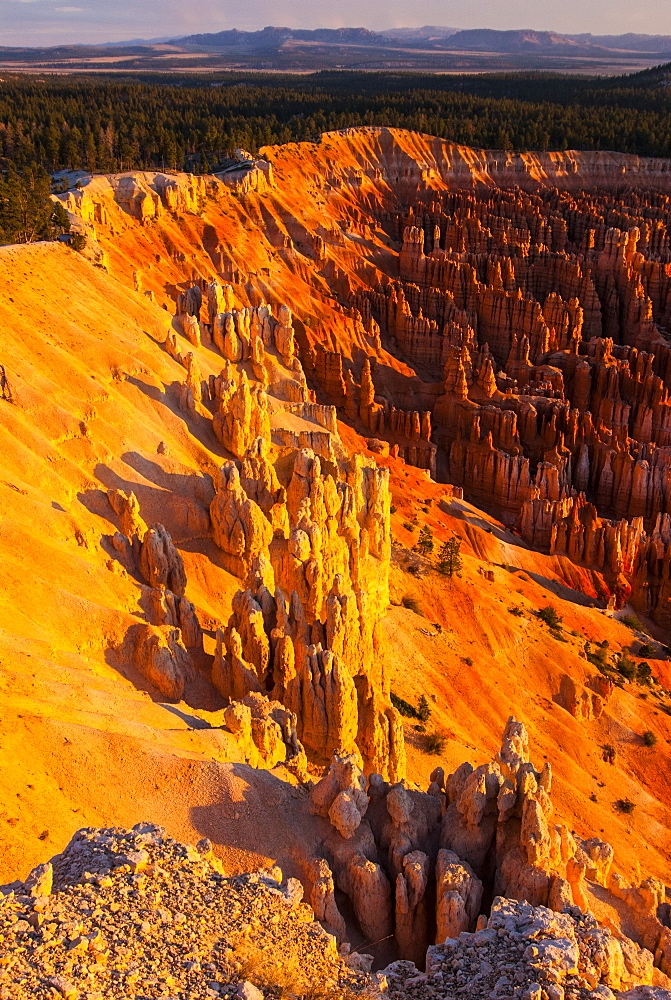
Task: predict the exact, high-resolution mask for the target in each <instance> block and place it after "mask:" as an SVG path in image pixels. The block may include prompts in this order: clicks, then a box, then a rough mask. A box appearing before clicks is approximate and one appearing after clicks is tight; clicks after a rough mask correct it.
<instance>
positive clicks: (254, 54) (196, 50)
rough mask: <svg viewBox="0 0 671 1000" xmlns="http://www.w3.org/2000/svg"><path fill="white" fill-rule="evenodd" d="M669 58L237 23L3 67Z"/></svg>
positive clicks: (576, 39)
mask: <svg viewBox="0 0 671 1000" xmlns="http://www.w3.org/2000/svg"><path fill="white" fill-rule="evenodd" d="M669 59H671V36H669V35H637V34H628V35H589V34H582V35H563V34H558V33H557V32H553V31H533V30H517V31H495V30H493V29H489V28H475V29H468V30H459V29H457V28H448V27H440V26H438V25H426V26H424V27H422V28H390V29H389V30H388V31H369V30H368V29H367V28H318V29H314V30H308V29H299V28H284V27H267V28H262V29H260V30H259V31H240V30H238V29H237V28H231V29H227V30H225V31H217V32H203V33H199V34H193V35H186V36H183V37H179V38H165V37H164V38H155V39H151V40H147V39H133V40H132V41H125V42H116V43H110V44H107V45H68V46H60V47H55V48H39V49H31V48H7V47H5V48H1V47H0V69H3V70H12V69H16V70H28V69H49V70H59V71H63V72H65V71H68V70H71V71H76V70H82V69H87V70H92V71H99V72H119V71H122V70H128V71H132V72H136V71H142V70H158V71H163V72H166V71H169V72H173V71H178V70H181V71H183V72H187V71H193V70H200V71H204V70H206V71H212V72H215V71H217V70H224V69H238V70H245V69H250V70H284V71H294V70H313V71H317V70H325V69H350V70H404V71H413V70H414V71H417V72H448V73H449V72H451V73H468V72H487V71H490V72H492V71H497V70H498V71H501V70H505V71H514V70H552V71H559V72H580V73H601V74H611V75H615V74H618V73H628V72H634V71H636V70H643V69H646V68H648V67H651V66H654V65H657V64H659V63H661V62H664V61H666V60H669Z"/></svg>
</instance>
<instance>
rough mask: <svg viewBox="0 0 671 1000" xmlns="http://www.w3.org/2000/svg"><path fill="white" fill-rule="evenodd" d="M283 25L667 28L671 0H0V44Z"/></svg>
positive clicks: (571, 29) (646, 30) (614, 30)
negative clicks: (559, 0)
mask: <svg viewBox="0 0 671 1000" xmlns="http://www.w3.org/2000/svg"><path fill="white" fill-rule="evenodd" d="M267 24H272V25H284V26H288V27H305V28H317V27H344V26H348V27H352V26H353V27H366V28H373V29H375V28H377V29H382V28H391V27H401V26H406V25H408V26H415V27H419V26H421V25H424V24H438V25H445V26H450V27H457V28H481V27H489V28H537V29H552V30H554V31H560V32H579V31H591V32H593V33H595V34H621V33H623V32H626V31H635V32H640V33H647V34H671V3H670V0H636V2H633V0H561V2H557V0H197V2H195V0H0V45H42V44H52V45H54V44H60V43H63V42H101V41H120V40H122V39H125V38H158V37H165V36H166V35H170V34H172V33H174V34H175V35H183V34H189V33H193V32H201V31H221V30H222V29H223V28H241V29H246V30H251V29H255V28H262V27H264V26H265V25H267Z"/></svg>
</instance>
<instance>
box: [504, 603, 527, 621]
mask: <svg viewBox="0 0 671 1000" xmlns="http://www.w3.org/2000/svg"><path fill="white" fill-rule="evenodd" d="M508 612H509V614H511V615H515V617H516V618H521V617H522V615H523V614H524V610H523V609H522V608H520V607H518V606H517V605H516V604H514V605H513V606H512V607H510V608H508Z"/></svg>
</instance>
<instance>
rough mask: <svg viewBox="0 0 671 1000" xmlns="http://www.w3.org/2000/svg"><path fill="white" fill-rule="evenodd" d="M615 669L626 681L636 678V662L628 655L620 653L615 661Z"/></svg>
mask: <svg viewBox="0 0 671 1000" xmlns="http://www.w3.org/2000/svg"><path fill="white" fill-rule="evenodd" d="M615 669H616V670H617V672H618V674H620V675H621V676H622V677H624V679H625V680H627V681H633V680H634V679H635V678H636V673H637V669H636V664H635V663H634V661H633V660H630V659H629V657H628V656H624V655H622V654H620V657H619V659H618V660H617V661H616V663H615Z"/></svg>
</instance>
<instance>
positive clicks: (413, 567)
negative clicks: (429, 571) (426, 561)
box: [408, 563, 420, 576]
mask: <svg viewBox="0 0 671 1000" xmlns="http://www.w3.org/2000/svg"><path fill="white" fill-rule="evenodd" d="M408 573H410V575H411V576H419V574H420V568H419V563H410V565H409V566H408Z"/></svg>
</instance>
